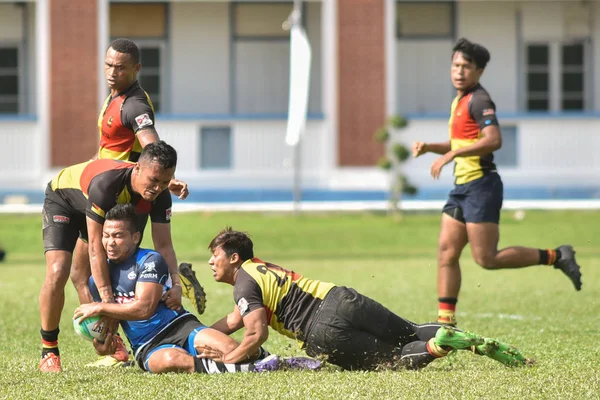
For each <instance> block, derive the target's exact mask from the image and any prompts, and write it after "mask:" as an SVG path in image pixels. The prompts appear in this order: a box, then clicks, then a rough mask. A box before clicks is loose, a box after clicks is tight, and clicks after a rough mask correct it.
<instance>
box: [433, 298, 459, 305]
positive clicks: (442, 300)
mask: <svg viewBox="0 0 600 400" xmlns="http://www.w3.org/2000/svg"><path fill="white" fill-rule="evenodd" d="M438 302H440V303H447V304H454V305H456V303H458V299H457V298H456V297H440V298H438Z"/></svg>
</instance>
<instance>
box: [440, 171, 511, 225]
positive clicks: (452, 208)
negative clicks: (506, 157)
mask: <svg viewBox="0 0 600 400" xmlns="http://www.w3.org/2000/svg"><path fill="white" fill-rule="evenodd" d="M503 199H504V186H503V184H502V179H500V175H498V174H497V173H496V172H489V173H486V174H485V175H483V176H482V177H481V178H478V179H475V180H474V181H471V182H467V183H464V184H462V185H455V186H454V189H453V190H452V191H451V192H450V194H449V195H448V201H447V202H446V205H445V206H444V208H443V210H442V212H444V213H446V214H448V215H450V216H451V217H453V218H454V219H456V220H458V221H460V222H462V223H465V222H474V223H477V222H493V223H495V224H497V223H499V222H500V210H501V209H502V201H503Z"/></svg>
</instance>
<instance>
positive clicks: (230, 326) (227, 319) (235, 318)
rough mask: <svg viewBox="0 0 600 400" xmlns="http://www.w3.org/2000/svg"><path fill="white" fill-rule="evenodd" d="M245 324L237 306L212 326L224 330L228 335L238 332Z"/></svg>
mask: <svg viewBox="0 0 600 400" xmlns="http://www.w3.org/2000/svg"><path fill="white" fill-rule="evenodd" d="M243 326H244V320H243V319H242V316H241V315H240V310H239V309H238V308H237V306H234V307H233V311H232V312H231V313H229V314H227V315H226V316H224V317H223V318H221V319H220V320H218V321H217V322H215V323H214V324H212V325H211V328H213V329H215V330H217V331H219V332H223V333H224V334H226V335H231V334H232V333H234V332H237V331H238V330H240V329H241V328H242V327H243Z"/></svg>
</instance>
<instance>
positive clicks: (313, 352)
mask: <svg viewBox="0 0 600 400" xmlns="http://www.w3.org/2000/svg"><path fill="white" fill-rule="evenodd" d="M417 329H418V326H417V325H416V324H414V323H412V322H410V321H408V320H405V319H403V318H401V317H399V316H397V315H395V314H393V313H392V312H391V311H390V310H388V309H387V308H385V307H384V306H383V305H381V304H379V303H378V302H376V301H375V300H373V299H371V298H369V297H367V296H363V295H362V294H360V293H358V292H357V291H356V290H354V289H351V288H346V287H343V286H336V287H334V288H333V289H331V290H330V291H329V293H327V295H326V296H325V299H324V300H323V303H322V304H321V307H320V308H319V310H318V311H317V312H316V315H315V316H314V318H313V321H312V322H311V324H310V326H309V328H308V332H307V334H306V339H305V341H304V350H305V351H306V354H308V355H309V356H311V357H318V356H321V355H326V356H327V357H328V361H329V362H330V363H332V364H335V365H338V366H340V367H342V368H344V369H348V370H354V369H359V370H373V369H374V368H375V366H376V365H378V364H379V363H380V362H382V360H389V359H391V358H392V357H393V356H394V352H395V351H399V349H400V348H401V347H402V346H404V345H405V344H407V343H410V342H413V341H416V340H419V339H418V334H417Z"/></svg>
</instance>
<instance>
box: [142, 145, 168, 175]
mask: <svg viewBox="0 0 600 400" xmlns="http://www.w3.org/2000/svg"><path fill="white" fill-rule="evenodd" d="M138 161H139V162H142V161H149V162H157V163H158V164H159V165H160V167H161V168H162V169H163V170H165V169H169V168H175V167H176V166H177V152H176V151H175V149H174V148H173V147H172V146H170V145H169V144H167V142H165V141H164V140H158V141H156V142H153V143H150V144H148V145H146V147H144V149H143V150H142V154H140V158H139V160H138Z"/></svg>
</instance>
